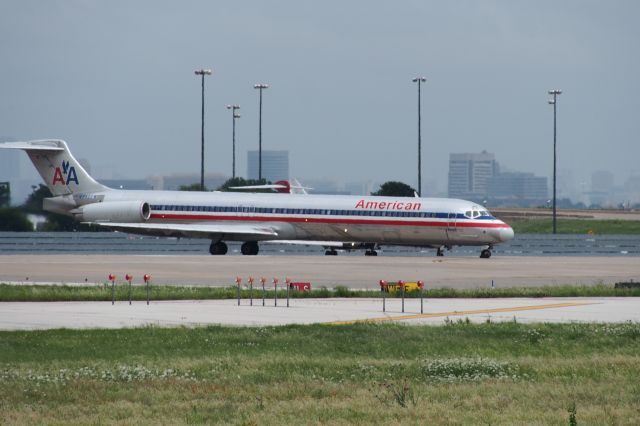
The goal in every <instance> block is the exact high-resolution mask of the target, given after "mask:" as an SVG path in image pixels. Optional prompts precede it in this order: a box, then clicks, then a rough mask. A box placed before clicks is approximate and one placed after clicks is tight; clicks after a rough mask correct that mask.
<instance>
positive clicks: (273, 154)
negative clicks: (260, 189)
mask: <svg viewBox="0 0 640 426" xmlns="http://www.w3.org/2000/svg"><path fill="white" fill-rule="evenodd" d="M258 168H259V164H258V151H248V152H247V178H248V179H258ZM262 177H263V178H264V179H266V180H267V181H271V182H276V181H279V180H289V151H266V150H264V149H263V150H262Z"/></svg>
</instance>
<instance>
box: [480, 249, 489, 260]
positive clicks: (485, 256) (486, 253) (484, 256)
mask: <svg viewBox="0 0 640 426" xmlns="http://www.w3.org/2000/svg"><path fill="white" fill-rule="evenodd" d="M490 257H491V250H489V249H484V250H482V251H481V252H480V258H481V259H488V258H490Z"/></svg>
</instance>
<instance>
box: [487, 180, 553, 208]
mask: <svg viewBox="0 0 640 426" xmlns="http://www.w3.org/2000/svg"><path fill="white" fill-rule="evenodd" d="M548 194H549V190H548V187H547V178H546V177H539V176H535V175H534V174H533V173H520V172H509V173H500V174H498V175H496V176H493V177H491V178H489V179H488V180H487V199H488V200H489V202H490V203H491V204H492V205H496V204H500V205H505V204H506V205H516V206H523V207H526V206H535V205H544V204H545V203H546V201H547V199H548Z"/></svg>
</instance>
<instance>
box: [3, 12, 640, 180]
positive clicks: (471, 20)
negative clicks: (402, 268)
mask: <svg viewBox="0 0 640 426" xmlns="http://www.w3.org/2000/svg"><path fill="white" fill-rule="evenodd" d="M365 6H366V7H365ZM336 10H340V13H338V14H336V13H335V12H336ZM363 10H365V11H366V12H365V13H364V15H362V11H363ZM639 11H640V5H638V4H637V3H636V2H632V1H620V2H616V3H613V4H611V5H604V4H601V3H598V2H582V1H568V2H562V3H557V2H552V1H543V2H536V3H535V4H529V3H526V2H507V1H492V2H483V3H476V2H471V1H463V2H457V3H455V4H449V3H438V2H408V3H407V4H405V5H403V6H402V7H400V6H398V5H392V4H370V3H364V2H353V3H348V4H342V3H337V2H331V1H330V2H328V3H323V5H322V6H318V5H315V4H313V3H310V2H293V1H283V2H280V3H276V4H270V5H266V4H262V3H260V2H247V3H242V4H235V3H234V4H216V5H213V4H209V3H208V2H193V3H187V4H173V3H170V2H153V3H151V2H148V1H141V2H135V3H132V4H129V3H124V2H75V1H51V2H38V1H25V2H3V3H2V4H0V23H1V25H0V34H1V35H2V36H1V37H0V54H1V55H2V57H3V58H4V59H5V61H4V64H5V66H4V67H3V68H2V69H0V77H1V78H0V91H1V92H2V93H3V96H2V97H1V98H0V134H3V135H6V136H7V137H11V138H15V139H35V138H61V139H64V140H66V141H67V142H68V143H69V144H70V145H71V146H72V147H73V148H74V152H76V153H77V156H78V157H79V158H86V159H88V160H89V161H90V162H91V163H92V165H93V169H94V171H96V176H98V177H99V175H100V174H102V172H103V171H111V173H112V174H116V175H117V174H120V175H122V176H125V175H126V176H128V177H144V176H149V175H156V174H161V173H185V172H190V171H194V170H197V169H199V161H200V158H199V155H200V130H201V129H200V108H201V105H200V81H199V80H198V79H197V78H196V77H195V76H194V75H193V69H196V68H200V67H207V68H208V67H210V68H212V69H213V74H212V75H211V76H209V77H208V78H207V82H206V88H205V103H206V111H205V144H206V153H205V155H206V158H205V163H206V170H207V171H216V172H219V173H223V174H227V175H230V174H231V161H230V159H231V149H232V143H231V137H232V128H231V120H229V119H228V111H227V110H226V105H228V104H239V105H242V117H243V118H242V119H241V120H240V121H239V122H238V123H237V129H236V130H237V134H236V138H237V141H236V142H237V149H238V152H241V153H242V152H246V151H248V150H255V149H257V146H258V94H257V92H256V90H254V89H253V86H254V84H256V83H260V82H265V83H268V84H269V85H270V88H269V90H267V91H266V92H265V94H264V105H263V149H265V150H288V151H290V153H291V155H290V175H291V176H294V177H300V178H322V177H326V176H339V177H340V178H341V179H342V180H344V181H368V180H372V179H375V180H378V181H386V180H400V181H404V182H406V183H408V184H410V185H412V186H414V187H417V173H416V166H417V158H416V150H417V143H416V142H417V119H418V117H417V109H416V102H415V101H416V99H415V97H416V87H415V84H414V83H413V82H412V78H414V77H415V75H424V76H425V77H426V78H427V81H426V82H425V83H424V84H423V86H422V103H421V105H422V164H423V167H422V174H423V183H424V182H429V181H437V182H438V186H439V187H440V188H441V189H442V188H446V185H447V172H448V170H447V165H448V156H449V154H450V153H454V152H480V151H481V150H483V149H484V150H487V151H490V152H494V153H496V155H497V156H498V157H499V158H500V159H501V160H500V161H501V163H504V164H507V165H509V166H510V167H511V168H513V169H515V170H519V171H523V172H531V173H534V174H536V175H539V176H546V177H550V176H551V172H552V143H553V139H552V138H553V136H552V109H551V108H550V106H549V105H548V104H547V100H548V95H547V91H548V90H549V89H552V88H559V89H562V90H563V95H562V96H560V97H559V98H558V169H559V171H562V170H564V171H570V173H571V174H572V175H573V176H574V180H575V181H577V184H576V185H578V186H582V185H583V183H584V184H588V182H589V181H590V175H591V174H592V173H593V172H594V171H597V170H606V171H610V172H612V173H613V174H614V178H615V182H616V183H617V184H618V185H621V184H623V183H624V182H625V181H626V180H627V179H628V178H629V177H631V176H633V175H638V174H639V172H638V167H637V165H636V161H637V160H636V159H637V158H640V144H639V143H637V142H638V141H637V135H638V134H640V122H638V120H637V119H636V115H637V111H638V101H637V100H638V99H640V84H639V83H638V81H637V78H635V76H636V75H637V74H638V72H639V71H640V59H638V58H637V55H635V54H633V52H634V51H635V45H636V40H637V39H639V38H640V37H638V36H639V35H640V30H639V29H638V27H637V25H636V24H635V22H636V19H635V17H637V16H639V13H638V12H639ZM363 16H366V19H361V18H362V17H363ZM52 23H56V25H55V31H51V28H52V26H51V24H52ZM229 34H235V35H236V36H235V37H233V43H228V42H227V41H226V40H227V39H228V35H229ZM416 40H419V41H421V43H417V44H416V43H414V41H416ZM245 158H246V157H245V156H244V155H238V164H237V170H241V171H244V170H246V160H245ZM23 169H25V170H30V169H28V168H23ZM98 172H99V173H98ZM104 174H106V173H104ZM425 192H426V191H425Z"/></svg>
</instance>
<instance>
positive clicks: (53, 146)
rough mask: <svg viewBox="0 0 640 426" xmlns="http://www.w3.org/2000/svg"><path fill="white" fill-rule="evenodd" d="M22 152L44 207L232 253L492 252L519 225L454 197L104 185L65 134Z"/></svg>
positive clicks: (217, 252) (19, 144)
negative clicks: (294, 247)
mask: <svg viewBox="0 0 640 426" xmlns="http://www.w3.org/2000/svg"><path fill="white" fill-rule="evenodd" d="M0 148H10V149H22V150H24V151H26V153H27V155H29V158H30V159H31V161H32V162H33V164H34V165H35V167H36V169H37V170H38V172H39V173H40V175H41V176H42V179H44V181H45V183H46V184H47V186H48V187H49V189H50V190H51V193H52V194H53V197H51V198H46V199H45V200H44V205H43V208H44V210H47V211H50V212H54V213H62V214H65V215H70V216H73V217H74V218H75V219H76V220H79V221H81V222H86V223H92V224H97V225H100V226H104V227H108V228H111V229H114V230H117V231H122V232H128V233H134V234H143V235H156V236H167V237H186V238H189V237H191V238H208V239H210V240H211V246H210V248H209V252H210V253H211V254H214V255H222V254H226V253H227V244H226V243H225V241H242V242H243V243H242V246H241V252H242V254H245V255H256V254H258V249H259V247H258V242H263V241H272V242H273V241H277V242H287V243H298V244H315V245H322V246H324V247H326V248H327V251H326V253H325V254H327V255H335V254H337V252H336V248H339V249H347V250H350V249H366V253H365V254H366V255H369V256H375V255H376V254H377V252H376V249H377V248H379V247H380V246H383V245H394V246H416V247H430V248H435V249H436V250H437V255H439V256H442V255H443V249H445V248H447V249H450V248H451V247H452V246H478V247H480V248H481V252H480V257H482V258H489V257H491V250H492V249H493V246H494V245H495V244H499V243H503V242H505V241H509V240H510V239H512V238H513V229H511V227H510V226H509V225H507V224H506V223H504V222H502V221H501V220H498V219H496V218H495V217H493V216H492V215H491V214H490V213H489V212H488V211H487V210H486V209H485V208H484V207H482V206H479V205H477V204H475V203H472V202H470V201H464V200H456V199H448V198H417V197H416V198H410V197H373V196H349V195H342V196H339V195H311V194H289V195H283V194H275V193H274V194H258V193H249V194H247V193H233V192H187V191H151V190H146V191H133V190H119V189H111V188H108V187H106V186H104V185H102V184H100V183H98V182H96V181H95V180H94V179H93V178H92V177H91V176H89V174H88V173H87V172H86V171H85V170H84V169H83V168H82V166H81V165H80V163H78V161H76V159H75V158H74V157H73V155H71V152H70V151H69V148H68V147H67V144H66V143H65V142H64V141H61V140H37V141H28V142H5V143H3V144H0Z"/></svg>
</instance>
